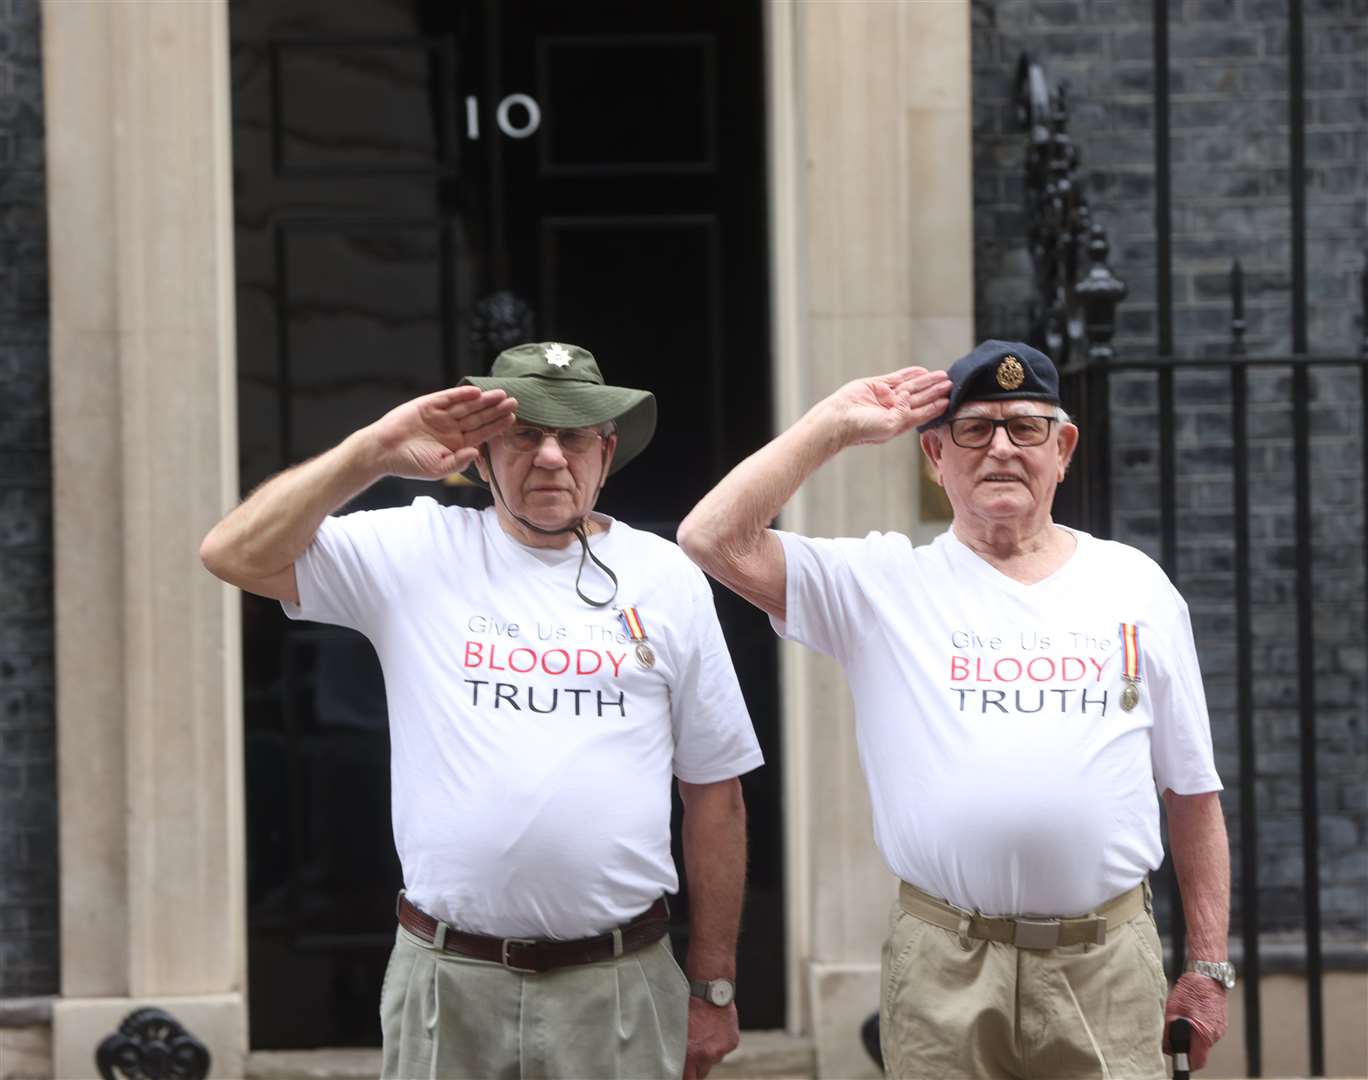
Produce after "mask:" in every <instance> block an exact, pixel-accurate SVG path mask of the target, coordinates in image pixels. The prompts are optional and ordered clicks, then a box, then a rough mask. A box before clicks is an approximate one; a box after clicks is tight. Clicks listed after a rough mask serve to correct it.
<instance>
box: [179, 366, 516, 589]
mask: <svg viewBox="0 0 1368 1080" xmlns="http://www.w3.org/2000/svg"><path fill="white" fill-rule="evenodd" d="M517 404H518V403H517V401H516V400H514V399H513V398H510V397H508V396H507V395H506V394H505V393H504V392H503V391H502V390H486V391H481V390H480V389H479V388H478V387H474V386H458V387H456V388H455V389H452V390H441V391H439V392H437V393H435V394H426V395H424V396H423V397H419V398H414V399H413V400H412V401H408V402H405V403H404V404H403V405H400V406H397V407H396V408H394V409H391V410H390V411H389V412H388V413H386V414H385V415H384V416H383V417H381V418H380V419H379V420H377V421H376V422H375V423H374V424H370V425H369V426H367V427H364V428H362V429H361V430H360V431H356V432H353V433H352V434H351V435H349V436H348V437H347V438H346V439H344V440H343V441H342V442H341V443H339V444H338V445H337V446H335V447H333V448H332V449H331V450H329V451H327V452H326V453H323V454H320V455H319V456H318V457H316V458H312V459H311V460H309V461H306V462H304V463H303V464H302V465H296V466H294V467H293V468H290V469H286V470H285V471H284V472H282V473H277V474H276V475H275V476H273V477H272V478H271V479H270V480H267V481H266V482H265V483H264V484H262V485H261V486H260V487H259V488H257V489H256V490H255V491H254V492H252V494H251V495H250V496H248V497H247V498H246V499H245V500H244V501H243V502H242V503H241V504H239V505H238V506H237V508H236V509H234V510H232V511H231V512H230V513H229V514H228V516H227V517H225V518H224V519H223V520H222V521H220V522H219V523H218V524H217V525H215V526H214V527H213V528H212V529H211V530H210V531H209V535H208V536H206V537H205V538H204V541H203V543H201V544H200V559H201V560H202V561H203V563H204V565H205V566H206V567H207V568H208V570H209V571H210V573H212V574H213V575H214V576H215V577H218V578H222V579H223V580H224V581H226V582H228V583H229V584H230V585H236V586H237V587H238V588H240V589H245V590H246V591H247V592H251V593H256V594H257V595H258V596H265V597H269V598H270V599H272V600H289V601H291V602H292V603H298V602H299V589H298V585H297V583H296V581H295V570H294V564H295V560H296V559H298V558H299V557H300V556H301V555H303V554H304V552H305V551H306V550H307V549H308V547H309V544H311V543H312V542H313V538H314V534H315V533H316V532H318V527H319V525H321V524H322V523H323V519H324V518H325V517H327V516H328V515H329V514H331V513H332V512H333V511H334V510H336V509H337V508H338V507H340V506H342V504H343V503H345V502H347V500H348V499H351V498H353V497H354V496H356V495H358V494H359V493H360V492H362V491H364V490H365V489H366V488H368V487H370V485H371V484H373V483H375V481H377V480H379V479H380V478H381V477H382V476H406V477H411V478H415V479H424V480H437V479H440V478H441V477H443V476H447V475H449V474H450V473H453V472H457V471H459V470H461V469H464V468H465V467H466V466H467V465H469V464H470V463H471V462H472V461H473V460H474V459H475V455H476V453H477V452H478V450H479V446H480V444H481V443H483V442H485V441H486V440H488V439H489V438H490V437H491V436H493V435H495V434H497V433H498V432H500V431H502V430H503V429H504V428H506V427H508V426H509V425H511V424H512V423H513V411H514V409H516V408H517Z"/></svg>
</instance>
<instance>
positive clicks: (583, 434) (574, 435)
mask: <svg viewBox="0 0 1368 1080" xmlns="http://www.w3.org/2000/svg"><path fill="white" fill-rule="evenodd" d="M548 435H549V436H550V437H551V438H553V439H555V440H556V442H557V443H559V444H560V448H561V450H562V451H564V452H565V453H567V454H584V453H587V452H588V451H590V450H592V449H593V448H594V447H595V445H597V443H598V441H599V440H600V439H601V438H603V433H602V432H601V431H599V430H598V428H542V427H533V426H531V425H530V424H520V425H518V426H517V427H512V428H509V429H508V430H507V431H506V432H504V433H503V435H502V436H501V438H502V439H503V441H504V442H505V443H507V444H508V445H509V447H511V448H512V449H513V450H515V451H517V452H518V453H520V454H534V453H536V452H537V451H538V450H540V449H541V446H542V443H544V442H545V441H546V438H547V436H548Z"/></svg>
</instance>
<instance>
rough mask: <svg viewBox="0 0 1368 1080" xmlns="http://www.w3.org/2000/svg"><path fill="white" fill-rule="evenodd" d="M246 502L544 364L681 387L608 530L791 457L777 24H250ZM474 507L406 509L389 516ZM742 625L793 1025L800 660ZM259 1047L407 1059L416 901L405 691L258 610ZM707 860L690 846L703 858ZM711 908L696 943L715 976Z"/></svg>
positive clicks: (492, 19) (362, 661)
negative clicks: (771, 158)
mask: <svg viewBox="0 0 1368 1080" xmlns="http://www.w3.org/2000/svg"><path fill="white" fill-rule="evenodd" d="M230 18H231V34H232V42H233V69H232V71H233V107H234V118H233V123H234V151H235V159H234V177H235V208H236V228H237V249H236V250H237V281H238V351H239V357H240V359H239V410H240V437H241V469H242V486H243V490H244V491H248V490H250V489H251V488H252V487H254V486H255V485H256V484H258V483H260V482H261V481H262V480H264V479H265V478H266V477H268V476H270V475H271V474H273V473H275V472H277V471H279V470H280V469H282V468H284V467H286V466H287V465H289V464H291V463H294V462H297V461H300V460H302V459H304V458H306V457H308V456H310V455H312V454H316V453H318V452H320V451H322V450H324V449H326V448H327V447H329V446H331V445H333V444H335V443H336V442H338V441H339V440H340V439H341V438H342V437H344V436H345V435H346V434H348V433H349V432H350V431H352V430H354V429H356V428H357V427H359V426H361V425H363V424H365V423H367V422H369V421H371V420H373V419H374V418H376V417H377V416H379V415H380V414H381V413H383V412H384V411H385V410H386V409H388V408H390V407H391V406H393V405H395V404H397V403H398V402H400V401H403V400H405V399H407V398H409V397H412V396H415V395H417V394H420V393H424V392H427V391H429V390H432V389H435V388H438V387H440V386H443V385H449V384H451V383H453V382H455V381H456V380H457V379H459V378H460V377H461V376H463V375H466V374H477V373H481V372H483V371H485V370H486V369H487V368H488V365H489V362H490V360H491V359H492V358H493V355H494V353H496V352H497V351H498V349H499V348H500V347H502V346H503V345H505V344H508V343H511V342H513V341H517V340H528V339H532V340H564V341H572V342H575V343H578V344H582V345H585V346H587V347H588V348H590V349H592V350H593V351H594V353H595V354H596V355H597V357H598V358H599V361H600V363H601V364H602V366H603V368H604V371H605V373H606V375H607V377H608V378H609V380H610V381H613V382H619V383H623V384H627V385H635V386H642V387H646V388H649V389H651V390H653V391H654V392H655V394H656V396H657V398H658V400H659V403H660V427H659V430H658V432H657V435H656V438H655V441H654V443H653V444H652V446H651V448H650V449H649V450H648V451H647V452H646V453H645V454H644V455H643V456H642V457H641V458H640V459H638V461H637V462H635V463H634V464H633V465H632V466H631V467H630V468H628V469H626V470H625V471H624V472H622V473H621V474H619V476H617V477H615V478H614V479H613V480H612V482H611V483H610V484H609V485H608V487H607V489H606V490H605V492H604V496H603V499H602V501H601V503H600V506H601V507H602V508H603V509H604V510H606V511H607V512H609V513H612V514H614V515H618V516H621V517H623V518H624V519H626V520H628V521H630V522H632V523H633V524H634V525H637V526H638V527H643V528H651V529H655V530H657V531H659V532H660V533H661V534H662V535H665V536H671V537H672V536H673V533H674V529H675V527H676V525H677V523H678V521H679V519H680V518H681V517H682V516H683V515H684V513H686V512H687V510H688V508H689V507H690V506H692V505H693V503H694V501H695V500H696V499H697V498H698V497H699V496H700V495H702V494H703V492H704V491H706V490H707V489H708V487H709V486H710V485H711V484H713V483H714V482H715V481H716V480H717V479H718V478H719V477H720V476H721V475H722V473H723V472H725V471H726V469H727V467H729V466H730V465H731V464H733V463H734V462H736V461H738V460H739V459H740V458H741V457H743V456H744V455H745V454H747V453H749V452H750V451H751V450H753V449H754V448H755V447H757V446H758V445H760V444H761V443H762V442H763V441H764V440H765V439H766V438H767V437H768V435H769V415H770V375H769V351H768V333H767V325H766V310H767V297H766V282H765V251H766V239H765V228H764V223H765V182H764V143H765V138H764V110H763V102H762V99H761V87H762V71H763V67H762V59H763V58H762V46H761V13H760V6H759V4H757V3H736V2H735V0H690V2H688V3H683V2H681V3H667V2H664V0H653V2H651V3H642V2H639V0H633V2H618V3H610V2H603V0H582V2H578V3H574V4H567V3H564V2H557V0H506V2H501V3H500V2H494V0H487V2H483V3H477V2H470V3H450V2H440V3H439V2H435V0H348V3H346V4H339V3H336V2H330V0H235V2H234V3H233V4H232V5H231V7H230ZM434 488H435V489H436V490H435V494H436V495H437V497H438V498H439V499H441V500H443V501H446V502H451V503H467V504H474V503H476V502H478V501H480V500H482V499H483V497H484V496H483V495H482V494H481V493H479V492H476V491H475V490H473V489H470V488H467V487H460V486H442V485H422V484H415V483H410V482H405V481H397V480H394V481H387V482H384V483H381V484H379V485H377V486H376V487H375V488H374V489H372V490H371V491H369V492H367V493H366V494H365V495H364V496H362V497H361V499H359V500H358V502H357V504H356V505H357V506H358V507H363V506H380V505H394V504H399V503H406V502H408V501H410V500H411V499H412V498H413V497H414V496H415V495H416V494H418V493H420V492H421V493H427V494H433V493H434V491H433V489H434ZM718 604H719V610H720V612H721V615H722V622H723V627H724V629H725V630H726V633H727V637H728V641H729V643H730V645H731V649H732V654H733V657H734V659H735V661H736V666H737V669H738V671H739V673H740V676H741V680H742V684H743V687H744V689H745V692H746V698H747V701H748V703H749V706H750V709H751V712H752V716H753V718H754V720H755V724H756V728H757V731H758V732H759V735H760V739H761V742H762V745H763V746H764V748H765V752H766V758H767V761H768V764H767V766H766V768H764V769H762V770H760V771H759V772H758V773H757V774H755V775H753V776H750V777H747V778H746V781H745V784H746V794H747V801H748V804H749V809H750V815H751V846H752V857H751V886H750V893H749V897H748V901H747V909H746V917H745V927H744V930H743V937H742V946H741V959H740V977H741V984H742V992H741V996H740V1007H741V1014H742V1023H743V1024H744V1025H745V1026H748V1027H778V1026H781V1025H782V1024H783V1022H784V994H783V987H784V977H783V975H784V972H783V919H782V915H783V893H782V864H781V854H780V853H781V844H782V830H781V826H780V805H779V802H780V799H779V791H780V781H779V777H780V772H779V767H778V766H779V745H778V732H779V723H778V691H777V677H776V646H775V643H774V640H773V636H772V634H771V633H770V631H769V629H768V627H767V625H766V623H765V620H764V619H763V618H762V617H760V616H758V615H757V614H756V613H754V612H753V611H751V610H750V609H748V608H747V607H746V606H745V605H744V604H742V603H740V602H739V601H736V600H735V599H734V598H732V597H731V596H730V595H729V594H726V593H719V595H718ZM243 616H244V619H243V621H244V643H243V644H244V665H245V693H246V728H247V730H246V760H247V785H248V791H247V828H248V860H249V866H248V920H249V977H250V994H251V1025H252V1041H253V1044H254V1045H255V1046H257V1047H262V1048H266V1047H294V1046H317V1045H346V1044H372V1043H376V1042H378V1039H379V1031H378V1023H377V1019H376V1004H377V1000H378V996H379V989H380V979H381V975H382V973H383V969H384V963H385V959H386V957H387V954H388V949H389V945H390V943H391V940H392V936H393V926H394V918H393V900H394V894H395V891H396V890H397V889H398V887H399V885H400V884H401V881H400V873H399V867H398V864H397V860H396V858H395V855H394V848H393V843H392V840H391V837H390V824H389V775H388V737H387V731H386V717H385V703H384V686H383V681H382V679H381V675H380V671H379V668H378V665H377V663H376V661H375V658H374V655H373V653H372V652H371V650H370V646H369V645H368V643H366V642H365V641H364V640H363V639H361V638H359V637H357V636H356V635H354V634H351V633H350V632H348V631H344V630H338V629H334V628H330V627H321V626H315V625H311V624H298V623H290V622H288V621H287V620H286V619H285V618H284V616H283V615H282V614H281V612H280V611H279V608H278V607H277V606H276V605H274V604H270V603H265V602H262V601H259V600H257V599H256V598H254V597H247V598H245V600H244V609H243ZM676 853H678V846H677V844H676ZM686 929H687V882H685V888H684V893H683V895H682V896H681V899H680V902H679V903H677V904H676V927H675V931H676V935H677V938H678V941H679V944H680V945H681V947H687V935H686Z"/></svg>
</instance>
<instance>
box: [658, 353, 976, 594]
mask: <svg viewBox="0 0 1368 1080" xmlns="http://www.w3.org/2000/svg"><path fill="white" fill-rule="evenodd" d="M949 397H950V380H949V377H948V376H947V375H946V374H945V372H943V371H927V370H926V369H925V368H919V367H910V368H903V369H902V370H900V371H894V372H891V373H889V374H887V375H878V376H874V377H872V378H868V379H856V380H855V381H854V382H850V383H847V384H846V385H845V386H843V387H841V389H839V390H837V391H836V392H835V393H834V394H832V395H831V396H830V397H828V398H826V399H825V400H823V401H821V402H819V403H818V404H817V405H815V406H813V407H812V408H811V409H810V410H808V412H807V414H806V415H804V416H803V418H802V419H800V420H799V421H798V422H797V423H796V424H794V425H793V426H792V427H791V428H789V429H788V430H787V431H785V432H783V433H782V434H781V435H779V436H778V437H777V438H775V439H774V440H773V441H772V442H770V443H768V444H766V445H765V446H763V447H761V448H760V449H759V450H757V451H756V452H755V453H754V454H752V455H751V456H750V457H748V458H746V460H745V461H743V462H741V464H740V465H738V466H737V467H736V468H734V469H733V470H732V471H731V472H730V473H728V474H727V475H726V476H725V477H723V479H722V482H721V483H719V484H718V485H717V486H716V487H715V488H713V489H712V491H710V492H709V493H708V494H707V495H705V496H703V498H702V499H701V500H700V501H699V503H698V505H697V506H695V507H694V508H693V510H692V511H690V513H689V516H688V517H686V518H685V519H684V520H683V521H682V522H681V523H680V526H679V535H678V537H677V539H678V540H679V546H680V547H682V548H683V549H684V551H685V553H686V554H687V555H688V556H689V558H691V559H693V561H694V562H696V563H697V564H698V565H699V566H700V567H702V568H703V570H704V571H706V572H707V574H708V575H709V576H711V577H713V578H716V579H717V580H718V581H720V582H721V583H722V584H723V585H725V586H726V587H727V588H729V589H731V591H732V592H734V593H736V594H737V595H738V596H741V597H743V598H745V599H746V600H749V601H750V602H751V603H752V604H754V605H755V606H756V607H758V608H760V609H761V610H763V611H765V612H767V613H768V614H770V615H774V616H776V617H777V618H780V619H782V618H784V585H785V573H784V550H783V547H782V545H781V544H780V542H779V538H778V537H777V536H775V535H774V533H773V532H772V531H770V528H769V524H770V522H772V521H773V520H774V519H775V518H776V517H777V516H778V515H779V511H780V510H781V509H782V508H783V506H784V504H785V503H787V502H788V501H789V499H790V498H792V497H793V493H794V492H795V491H797V490H798V488H799V486H800V485H801V484H802V483H803V481H804V480H806V479H807V478H808V477H809V476H811V475H812V474H813V473H814V472H815V471H816V470H817V468H818V467H819V466H821V465H822V464H823V463H824V462H825V461H826V460H827V459H828V458H831V457H833V456H834V455H835V454H837V453H838V452H839V451H841V450H843V449H845V447H847V446H854V445H856V444H858V443H881V442H887V441H888V440H889V439H892V438H894V437H895V436H897V435H901V434H902V433H903V432H905V431H908V430H910V429H911V428H914V427H916V426H917V425H918V424H924V423H926V421H928V420H930V419H931V418H932V417H934V416H936V415H937V414H938V413H939V412H941V411H942V410H943V409H944V408H945V403H946V401H947V400H948V399H949Z"/></svg>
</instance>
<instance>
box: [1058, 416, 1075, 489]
mask: <svg viewBox="0 0 1368 1080" xmlns="http://www.w3.org/2000/svg"><path fill="white" fill-rule="evenodd" d="M1077 448H1078V428H1077V427H1075V426H1074V425H1073V424H1060V425H1059V480H1060V482H1061V483H1062V482H1063V480H1064V477H1065V476H1066V475H1067V474H1068V472H1069V463H1070V462H1071V461H1072V460H1073V455H1074V450H1076V449H1077Z"/></svg>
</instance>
